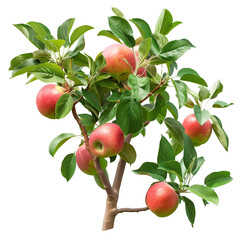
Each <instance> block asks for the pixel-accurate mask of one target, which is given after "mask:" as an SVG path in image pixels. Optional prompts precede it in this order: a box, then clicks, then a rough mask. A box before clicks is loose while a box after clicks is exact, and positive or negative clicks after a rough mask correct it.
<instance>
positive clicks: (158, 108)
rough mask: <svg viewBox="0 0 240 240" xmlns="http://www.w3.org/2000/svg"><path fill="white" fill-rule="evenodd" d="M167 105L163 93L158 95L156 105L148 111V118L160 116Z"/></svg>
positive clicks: (151, 119) (153, 118)
mask: <svg viewBox="0 0 240 240" xmlns="http://www.w3.org/2000/svg"><path fill="white" fill-rule="evenodd" d="M165 105H166V101H165V99H164V98H163V97H162V96H161V95H158V96H157V97H156V98H155V102H154V107H153V108H152V109H151V111H150V112H149V113H148V120H150V121H154V120H155V119H156V118H157V117H158V116H159V114H161V113H162V110H163V109H166V107H165Z"/></svg>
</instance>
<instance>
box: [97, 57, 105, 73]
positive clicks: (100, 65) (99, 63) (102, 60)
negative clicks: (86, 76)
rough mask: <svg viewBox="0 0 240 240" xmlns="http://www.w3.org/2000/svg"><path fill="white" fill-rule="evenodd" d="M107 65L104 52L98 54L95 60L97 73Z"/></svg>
mask: <svg viewBox="0 0 240 240" xmlns="http://www.w3.org/2000/svg"><path fill="white" fill-rule="evenodd" d="M105 65H106V59H105V58H104V56H103V55H102V53H100V54H98V56H97V57H96V60H95V62H94V70H95V73H98V72H99V71H100V70H101V69H102V68H103V67H104V66H105Z"/></svg>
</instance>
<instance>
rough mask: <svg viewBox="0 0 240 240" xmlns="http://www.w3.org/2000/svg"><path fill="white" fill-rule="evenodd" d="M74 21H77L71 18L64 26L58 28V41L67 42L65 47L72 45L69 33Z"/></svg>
mask: <svg viewBox="0 0 240 240" xmlns="http://www.w3.org/2000/svg"><path fill="white" fill-rule="evenodd" d="M74 21H75V18H69V19H68V20H66V21H65V22H64V23H63V24H62V25H60V26H59V27H58V31H57V36H58V39H63V40H65V44H64V47H67V46H69V44H70V40H69V33H70V31H71V29H72V26H73V23H74Z"/></svg>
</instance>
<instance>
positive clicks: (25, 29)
mask: <svg viewBox="0 0 240 240" xmlns="http://www.w3.org/2000/svg"><path fill="white" fill-rule="evenodd" d="M14 26H15V27H16V28H17V29H19V30H20V31H21V32H22V33H23V35H24V36H25V37H26V38H27V39H28V40H29V41H30V42H31V43H32V44H33V45H35V46H36V47H37V48H38V49H44V48H45V45H44V44H43V43H42V42H41V41H39V39H37V38H36V35H37V34H36V32H35V31H34V30H33V28H32V27H31V26H29V25H26V24H14Z"/></svg>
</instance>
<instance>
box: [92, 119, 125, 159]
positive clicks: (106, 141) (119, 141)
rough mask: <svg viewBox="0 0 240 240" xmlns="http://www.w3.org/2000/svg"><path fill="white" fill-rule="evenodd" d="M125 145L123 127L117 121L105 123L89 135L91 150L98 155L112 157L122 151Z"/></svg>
mask: <svg viewBox="0 0 240 240" xmlns="http://www.w3.org/2000/svg"><path fill="white" fill-rule="evenodd" d="M123 145H124V134H123V131H122V129H121V128H120V127H119V126H118V125H117V124H115V123H105V124H103V125H102V126H100V127H98V128H96V129H95V130H94V131H93V132H92V133H91V134H90V137H89V147H90V150H91V152H92V153H93V154H94V155H96V156H98V157H103V158H105V157H112V156H114V155H116V154H118V153H120V152H121V150H122V148H123Z"/></svg>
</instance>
